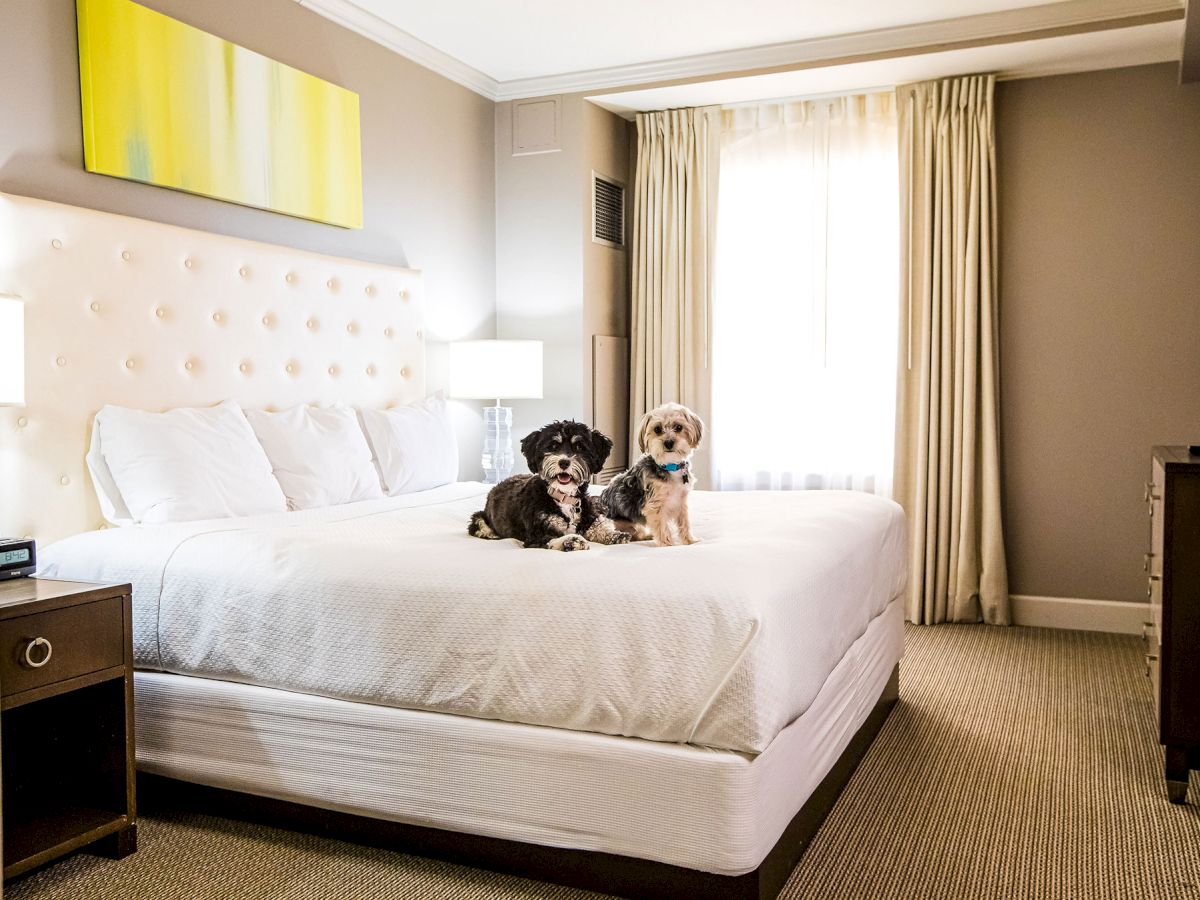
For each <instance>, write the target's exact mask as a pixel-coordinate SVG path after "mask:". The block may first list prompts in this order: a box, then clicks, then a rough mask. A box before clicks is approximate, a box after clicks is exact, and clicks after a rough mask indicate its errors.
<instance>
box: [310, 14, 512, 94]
mask: <svg viewBox="0 0 1200 900" xmlns="http://www.w3.org/2000/svg"><path fill="white" fill-rule="evenodd" d="M296 2H297V3H299V4H300V5H301V6H303V7H305V8H306V9H310V10H312V11H313V12H315V13H317V14H318V15H322V16H324V17H325V18H326V19H329V20H330V21H332V22H336V23H337V24H338V25H341V26H342V27H343V28H349V29H350V30H351V31H354V32H357V33H358V34H361V35H362V36H363V37H365V38H369V39H371V40H372V41H374V42H375V43H377V44H382V45H383V46H384V47H387V48H388V49H389V50H391V51H392V52H394V53H399V54H400V55H401V56H403V57H406V58H408V59H411V60H412V61H413V62H415V63H417V64H418V65H422V66H424V67H425V68H427V69H431V70H432V71H434V72H437V73H438V74H439V75H442V76H445V77H446V78H449V79H450V80H451V81H454V82H457V83H458V84H461V85H462V86H463V87H468V88H470V89H471V90H473V91H474V92H475V93H477V94H482V95H483V96H484V97H487V98H488V99H489V100H496V99H497V98H498V96H499V87H500V84H499V82H498V81H496V79H494V78H492V77H491V76H489V75H486V74H484V73H483V72H480V71H479V70H478V69H476V68H473V67H471V66H469V65H467V64H466V63H464V62H462V61H461V60H458V59H456V58H454V57H453V56H451V55H450V54H449V53H443V52H442V51H441V50H439V49H438V48H437V47H434V46H432V45H430V44H427V43H425V42H424V41H423V40H421V39H420V38H417V37H414V36H413V35H411V34H409V33H408V32H407V31H405V30H404V29H403V28H397V27H396V26H395V25H393V24H391V23H390V22H385V21H384V20H383V19H381V18H379V17H378V16H376V15H375V14H373V13H369V12H367V11H366V10H365V9H363V8H362V7H361V6H359V5H358V4H356V3H354V2H352V0H296Z"/></svg>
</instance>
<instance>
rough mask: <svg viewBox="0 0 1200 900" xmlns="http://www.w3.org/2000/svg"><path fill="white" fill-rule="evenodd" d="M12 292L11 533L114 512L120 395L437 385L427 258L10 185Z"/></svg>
mask: <svg viewBox="0 0 1200 900" xmlns="http://www.w3.org/2000/svg"><path fill="white" fill-rule="evenodd" d="M0 294H16V295H18V296H20V297H22V298H24V300H25V320H26V321H25V372H26V389H25V395H26V396H25V402H26V405H25V406H24V407H16V408H0V535H8V536H24V535H32V536H33V537H35V538H37V539H38V540H39V541H41V542H43V543H48V542H50V541H53V540H56V539H58V538H61V537H65V536H67V535H70V534H75V533H77V532H80V531H87V530H90V529H94V528H99V527H102V525H103V519H102V518H101V515H100V509H99V506H98V504H97V502H96V499H95V494H94V491H93V489H92V484H91V479H90V477H89V476H88V474H87V468H86V465H85V463H84V456H85V454H86V452H87V446H88V438H89V432H90V428H91V422H92V418H93V417H94V416H95V414H96V411H97V410H98V409H99V408H100V407H101V406H103V405H104V404H106V403H114V404H118V405H121V406H131V407H136V408H139V409H149V410H163V409H169V408H172V407H177V406H202V405H209V404H212V403H217V402H220V401H221V400H225V399H234V400H237V401H238V402H240V403H241V404H242V405H243V406H245V407H247V408H261V409H267V408H284V407H287V406H292V405H294V404H297V403H334V402H340V403H345V404H349V405H354V406H376V407H383V406H389V405H392V404H395V403H404V402H409V401H411V400H414V399H419V398H421V397H422V396H424V392H425V344H424V334H423V331H422V329H423V327H424V326H423V315H422V282H421V275H420V273H419V272H417V271H414V270H411V269H398V268H392V267H388V266H381V265H374V264H370V263H363V262H357V261H354V260H347V259H335V258H331V257H326V256H319V255H317V254H312V253H305V252H302V251H298V250H292V249H288V248H286V247H278V246H273V245H269V244H259V243H254V242H252V241H244V240H239V239H236V238H229V237H223V236H221V235H215V234H209V233H206V232H200V231H192V230H189V229H185V228H176V227H173V226H169V225H162V224H159V223H156V222H147V221H144V220H141V219H132V218H128V217H125V216H115V215H110V214H108V213H101V212H96V211H94V210H86V209H79V208H77V207H73V206H63V205H60V204H57V203H47V202H45V201H41V200H31V199H28V198H24V197H14V196H10V195H5V194H0Z"/></svg>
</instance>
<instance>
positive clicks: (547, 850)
mask: <svg viewBox="0 0 1200 900" xmlns="http://www.w3.org/2000/svg"><path fill="white" fill-rule="evenodd" d="M899 679H900V666H899V664H897V665H896V667H895V668H894V669H893V670H892V675H891V677H890V678H889V679H888V683H887V685H886V686H885V687H884V689H883V693H882V694H881V695H880V697H879V700H878V702H877V703H876V704H875V708H874V709H873V710H872V711H871V714H870V715H869V716H868V717H867V720H866V722H864V723H863V725H862V727H861V728H859V729H858V731H857V732H855V734H854V737H853V738H851V740H850V744H849V745H848V746H847V747H846V749H845V751H844V752H843V753H842V755H841V756H840V757H838V760H837V762H836V763H834V765H833V768H832V769H830V771H829V774H827V775H826V776H825V778H824V779H823V780H822V781H821V783H820V784H819V785H817V788H816V790H814V791H813V793H812V796H811V797H809V798H808V801H807V802H806V803H805V804H804V806H803V807H801V809H800V811H799V812H798V813H796V815H795V817H794V818H793V819H792V821H791V822H790V823H789V824H788V826H787V828H785V829H784V832H783V834H782V835H780V838H779V840H778V841H777V842H776V843H775V846H774V847H773V848H771V851H770V852H769V853H768V854H767V857H766V859H764V860H763V861H762V863H761V864H760V865H759V867H758V868H757V869H755V870H754V871H753V872H747V873H746V874H745V875H736V876H735V875H713V874H711V873H708V872H700V871H697V870H695V869H685V868H683V867H681V866H673V865H669V864H667V863H661V862H654V861H651V860H646V859H637V858H634V857H629V856H617V855H615V854H611V853H599V852H595V851H590V850H570V849H563V848H558V847H543V846H540V845H537V844H527V843H523V842H521V841H510V840H503V839H501V838H492V837H483V836H480V835H473V834H461V833H459V832H454V831H446V830H443V829H440V828H428V827H425V826H420V825H404V824H401V823H399V822H389V821H387V820H384V819H372V818H369V817H367V816H358V815H351V814H349V813H342V812H332V811H330V810H326V809H319V808H317V807H313V806H304V805H302V804H299V803H292V802H290V801H286V800H274V799H271V798H269V797H259V796H255V795H253V794H244V793H241V792H238V791H230V790H224V789H222V788H213V787H206V786H203V785H198V784H191V783H189V782H185V781H178V780H176V779H171V778H163V777H161V776H157V775H149V774H146V773H139V775H138V795H139V796H138V805H139V807H140V808H141V810H142V812H143V813H145V812H153V811H155V810H164V811H165V810H180V809H184V810H194V811H198V812H204V813H209V814H213V815H219V816H226V817H228V818H233V819H241V820H244V821H250V822H258V823H261V824H265V825H272V826H275V827H279V828H288V829H292V830H296V831H302V832H306V833H309V834H316V835H321V836H323V837H330V838H337V839H340V840H345V841H351V842H353V843H357V844H364V845H367V846H371V847H381V848H384V849H387V850H396V851H399V852H404V853H412V854H415V855H417V856H427V857H433V858H435V859H442V860H446V861H448V862H452V863H459V864H461V865H469V866H477V867H480V868H484V869H491V870H493V871H496V872H504V873H507V874H509V875H519V876H521V877H524V878H533V879H536V880H538V881H548V882H553V883H556V884H562V885H567V886H569V887H575V888H583V889H586V890H592V891H599V892H602V893H606V894H615V895H617V896H620V897H629V898H646V900H650V898H654V900H774V898H775V897H776V896H778V894H779V891H780V890H781V889H782V888H783V885H784V882H786V881H787V879H788V876H789V875H791V873H792V869H794V868H795V867H796V863H798V862H799V861H800V857H801V856H802V855H803V854H804V850H805V848H806V847H807V846H808V844H809V842H810V841H812V839H813V837H814V836H815V835H816V833H817V829H819V828H820V827H821V823H822V822H823V821H824V820H825V817H826V816H827V815H828V814H829V811H830V810H831V809H833V805H834V803H835V802H837V798H838V795H840V794H841V792H842V789H843V788H844V787H845V786H846V783H847V782H848V781H849V780H850V776H851V775H853V774H854V770H855V768H856V767H857V766H858V763H859V761H860V760H862V758H863V756H865V755H866V752H867V748H868V747H870V746H871V742H872V741H873V740H874V739H875V736H876V735H877V734H878V733H879V730H880V729H881V728H882V727H883V723H884V721H885V720H886V719H887V717H888V713H890V712H891V710H892V707H893V706H894V705H895V704H896V700H897V698H898V696H899V684H900V681H899Z"/></svg>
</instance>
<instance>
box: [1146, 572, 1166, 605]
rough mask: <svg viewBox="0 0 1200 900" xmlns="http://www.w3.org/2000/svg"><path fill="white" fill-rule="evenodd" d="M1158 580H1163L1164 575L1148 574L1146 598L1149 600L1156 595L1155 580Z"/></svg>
mask: <svg viewBox="0 0 1200 900" xmlns="http://www.w3.org/2000/svg"><path fill="white" fill-rule="evenodd" d="M1156 581H1162V576H1161V575H1147V576H1146V599H1147V600H1149V599H1150V598H1151V597H1153V596H1154V582H1156Z"/></svg>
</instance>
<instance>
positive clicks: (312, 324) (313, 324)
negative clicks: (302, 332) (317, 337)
mask: <svg viewBox="0 0 1200 900" xmlns="http://www.w3.org/2000/svg"><path fill="white" fill-rule="evenodd" d="M304 327H305V328H307V329H308V330H309V331H316V330H317V320H316V319H309V320H308V321H307V322H305V323H304Z"/></svg>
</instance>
